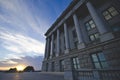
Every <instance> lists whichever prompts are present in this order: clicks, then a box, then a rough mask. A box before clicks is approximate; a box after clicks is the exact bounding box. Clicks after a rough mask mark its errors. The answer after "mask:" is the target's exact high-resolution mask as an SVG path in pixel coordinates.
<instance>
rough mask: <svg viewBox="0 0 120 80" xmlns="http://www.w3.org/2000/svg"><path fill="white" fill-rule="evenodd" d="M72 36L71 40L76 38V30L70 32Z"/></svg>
mask: <svg viewBox="0 0 120 80" xmlns="http://www.w3.org/2000/svg"><path fill="white" fill-rule="evenodd" d="M72 35H73V38H76V37H77V33H76V30H73V31H72Z"/></svg>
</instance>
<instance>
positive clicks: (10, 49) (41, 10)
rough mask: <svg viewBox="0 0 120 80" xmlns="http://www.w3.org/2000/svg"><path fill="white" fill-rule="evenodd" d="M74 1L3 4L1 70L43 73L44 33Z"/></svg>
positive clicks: (0, 2) (0, 10)
mask: <svg viewBox="0 0 120 80" xmlns="http://www.w3.org/2000/svg"><path fill="white" fill-rule="evenodd" d="M71 1H72V0H0V70H6V69H9V68H13V67H16V66H18V65H24V66H33V67H34V68H35V69H36V70H40V69H41V65H42V61H43V58H44V51H45V36H44V34H45V32H46V31H47V30H48V28H50V26H51V25H52V24H53V23H54V22H55V20H56V19H57V18H58V17H59V16H60V14H61V13H62V12H63V11H64V10H65V8H66V7H67V6H68V5H69V4H70V2H71Z"/></svg>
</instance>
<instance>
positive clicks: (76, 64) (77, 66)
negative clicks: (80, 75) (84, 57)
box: [72, 57, 80, 69]
mask: <svg viewBox="0 0 120 80" xmlns="http://www.w3.org/2000/svg"><path fill="white" fill-rule="evenodd" d="M72 63H73V68H74V69H80V62H79V59H78V57H74V58H72Z"/></svg>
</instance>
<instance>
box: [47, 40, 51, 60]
mask: <svg viewBox="0 0 120 80" xmlns="http://www.w3.org/2000/svg"><path fill="white" fill-rule="evenodd" d="M49 47H50V39H49V38H47V49H46V59H48V58H49V54H50V48H49Z"/></svg>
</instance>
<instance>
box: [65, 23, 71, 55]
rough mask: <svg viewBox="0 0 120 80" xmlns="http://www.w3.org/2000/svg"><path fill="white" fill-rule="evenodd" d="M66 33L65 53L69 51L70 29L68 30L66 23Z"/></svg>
mask: <svg viewBox="0 0 120 80" xmlns="http://www.w3.org/2000/svg"><path fill="white" fill-rule="evenodd" d="M64 35H65V49H66V50H65V53H69V49H70V46H69V38H68V30H67V25H66V23H64Z"/></svg>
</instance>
